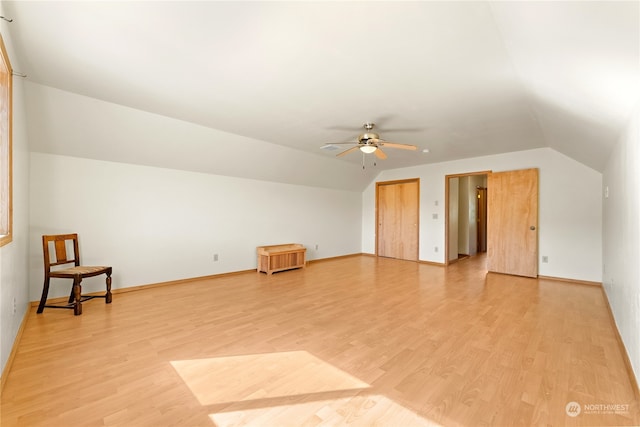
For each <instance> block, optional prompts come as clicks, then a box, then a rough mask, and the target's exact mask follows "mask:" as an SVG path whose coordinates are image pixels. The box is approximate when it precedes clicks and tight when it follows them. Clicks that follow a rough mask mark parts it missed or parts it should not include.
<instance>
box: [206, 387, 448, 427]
mask: <svg viewBox="0 0 640 427" xmlns="http://www.w3.org/2000/svg"><path fill="white" fill-rule="evenodd" d="M209 417H210V418H211V420H212V421H213V422H214V423H215V425H216V426H218V427H231V426H238V427H239V426H267V425H269V426H282V427H285V426H292V427H293V426H300V425H308V426H311V425H313V426H316V425H317V426H323V425H324V426H338V425H349V426H403V427H412V426H421V427H440V424H437V423H434V422H432V421H429V420H426V419H424V418H422V417H420V416H419V415H417V414H416V413H415V412H413V411H411V410H409V409H407V408H405V407H403V406H401V405H398V404H397V403H395V402H394V401H392V400H390V399H388V398H386V397H384V396H381V395H370V396H367V395H365V396H354V397H345V398H340V399H332V400H319V401H314V402H307V403H299V404H294V405H284V406H270V407H267V408H257V409H247V410H242V411H233V412H221V413H217V414H211V415H209Z"/></svg>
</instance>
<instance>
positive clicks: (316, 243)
mask: <svg viewBox="0 0 640 427" xmlns="http://www.w3.org/2000/svg"><path fill="white" fill-rule="evenodd" d="M317 250H318V244H317V243H316V251H317Z"/></svg>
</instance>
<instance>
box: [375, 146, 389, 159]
mask: <svg viewBox="0 0 640 427" xmlns="http://www.w3.org/2000/svg"><path fill="white" fill-rule="evenodd" d="M373 154H375V155H376V157H377V158H379V159H380V160H384V159H386V158H387V155H386V154H385V153H384V151H382V150H381V149H380V147H378V149H377V150H376V151H374V152H373Z"/></svg>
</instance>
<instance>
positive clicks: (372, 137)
mask: <svg viewBox="0 0 640 427" xmlns="http://www.w3.org/2000/svg"><path fill="white" fill-rule="evenodd" d="M374 126H375V124H374V123H371V122H367V123H365V124H364V125H362V127H363V128H364V129H365V132H364V133H363V134H361V135H359V136H358V140H357V141H353V142H339V143H336V144H330V145H345V144H356V145H355V147H351V148H349V149H348V150H345V151H343V152H341V153H338V154H337V155H336V157H342V156H344V155H346V154H349V153H351V152H352V151H356V150H358V149H359V150H360V151H362V152H363V153H365V154H371V153H373V154H375V155H376V157H377V158H379V159H381V160H384V159H386V158H387V155H386V153H385V152H384V151H382V147H385V148H387V147H388V148H400V149H403V150H416V149H417V147H416V146H415V145H410V144H398V143H395V142H389V141H385V140H384V139H381V138H380V135H378V134H377V133H375V132H373V127H374Z"/></svg>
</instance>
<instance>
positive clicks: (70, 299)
mask: <svg viewBox="0 0 640 427" xmlns="http://www.w3.org/2000/svg"><path fill="white" fill-rule="evenodd" d="M74 298H75V294H74V291H73V285H71V292H69V301H67V302H68V303H69V304H71V303H72V302H73V299H74Z"/></svg>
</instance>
